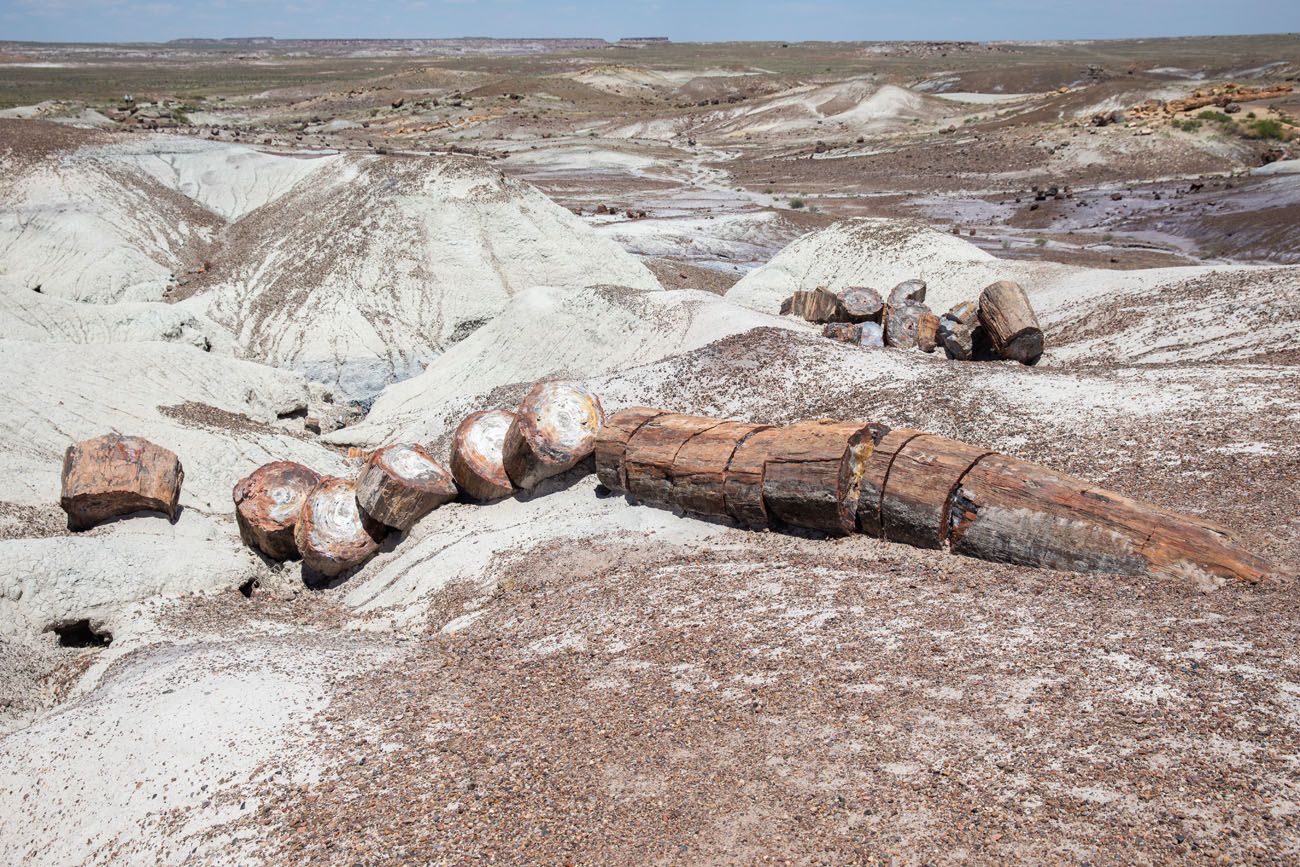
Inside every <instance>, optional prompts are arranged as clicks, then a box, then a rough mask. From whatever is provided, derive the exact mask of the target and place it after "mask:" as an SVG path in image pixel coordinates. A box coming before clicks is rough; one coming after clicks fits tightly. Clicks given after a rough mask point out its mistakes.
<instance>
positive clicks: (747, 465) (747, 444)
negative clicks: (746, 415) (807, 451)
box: [722, 428, 781, 528]
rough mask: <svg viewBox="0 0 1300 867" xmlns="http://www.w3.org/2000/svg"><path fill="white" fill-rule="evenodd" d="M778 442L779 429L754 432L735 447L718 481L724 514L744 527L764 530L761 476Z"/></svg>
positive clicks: (765, 519) (766, 519)
mask: <svg viewBox="0 0 1300 867" xmlns="http://www.w3.org/2000/svg"><path fill="white" fill-rule="evenodd" d="M780 438H781V428H764V429H762V430H758V431H755V432H754V433H752V434H750V435H749V436H747V437H745V438H744V439H743V440H741V441H740V443H739V444H737V446H736V450H735V452H734V453H733V454H732V456H731V463H730V464H729V465H728V466H727V470H726V476H725V477H724V478H723V481H722V487H723V492H724V497H725V500H726V504H727V514H729V515H730V516H731V517H732V518H734V519H736V521H738V522H739V523H741V524H743V525H745V526H749V527H755V528H761V527H766V526H768V523H769V520H768V515H767V506H766V505H764V503H763V473H764V469H765V468H766V466H767V459H768V457H769V456H770V455H771V449H772V448H773V446H774V445H775V444H776V443H777V442H778V441H779V440H780Z"/></svg>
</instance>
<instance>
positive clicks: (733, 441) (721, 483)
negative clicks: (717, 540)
mask: <svg viewBox="0 0 1300 867" xmlns="http://www.w3.org/2000/svg"><path fill="white" fill-rule="evenodd" d="M767 429H768V427H767V426H766V425H757V424H749V423H748V422H741V421H724V422H723V423H722V424H719V425H717V426H716V427H712V428H709V429H708V430H705V431H701V432H700V433H698V434H696V435H695V436H693V437H691V438H690V439H689V440H687V441H686V443H685V444H684V445H683V446H682V447H681V448H680V449H678V450H677V457H675V458H674V459H673V467H672V496H673V499H674V501H675V502H676V503H677V505H678V506H680V507H681V508H683V509H685V510H686V511H688V512H694V513H696V514H699V515H719V516H726V515H727V514H728V512H727V491H726V480H727V468H728V467H729V466H730V465H731V458H732V455H734V454H735V453H736V449H737V448H738V447H739V446H740V444H741V443H743V442H744V441H745V440H746V439H748V438H749V437H750V436H752V435H753V434H755V433H758V432H759V431H762V430H767Z"/></svg>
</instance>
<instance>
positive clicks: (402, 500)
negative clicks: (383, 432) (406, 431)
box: [357, 443, 456, 530]
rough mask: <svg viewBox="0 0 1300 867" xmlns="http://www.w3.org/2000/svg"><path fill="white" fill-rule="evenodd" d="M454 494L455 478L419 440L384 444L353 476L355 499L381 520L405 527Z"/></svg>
mask: <svg viewBox="0 0 1300 867" xmlns="http://www.w3.org/2000/svg"><path fill="white" fill-rule="evenodd" d="M455 498H456V482H455V480H454V479H453V478H452V477H451V473H450V472H448V470H447V468H446V467H444V466H443V465H442V464H440V463H438V462H437V461H435V460H434V459H433V456H432V455H430V454H429V453H428V452H427V451H426V450H425V448H424V446H422V445H420V444H419V443H396V444H394V445H390V446H384V447H383V448H381V449H379V450H378V451H376V452H375V453H374V454H372V455H371V456H370V459H369V460H368V461H366V465H365V466H364V467H362V468H361V474H360V475H359V476H358V477H357V503H358V504H359V505H360V506H361V508H362V510H363V511H364V512H365V513H366V514H367V515H369V516H370V517H372V518H374V519H375V520H376V521H378V522H379V523H381V524H384V525H386V526H389V527H392V528H394V529H396V530H409V529H411V527H413V526H415V522H416V521H419V520H420V519H421V518H423V517H424V516H425V515H427V514H429V513H430V512H432V511H433V510H434V509H436V508H438V507H439V506H441V505H442V504H443V503H447V502H450V501H451V500H454V499H455Z"/></svg>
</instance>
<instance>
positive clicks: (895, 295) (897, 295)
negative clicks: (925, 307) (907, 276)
mask: <svg viewBox="0 0 1300 867" xmlns="http://www.w3.org/2000/svg"><path fill="white" fill-rule="evenodd" d="M924 300H925V281H924V280H904V281H903V282H902V283H899V284H898V285H897V286H895V287H894V288H893V289H890V290H889V306H890V307H891V308H894V307H906V306H907V305H909V304H920V303H921V302H922V301H924Z"/></svg>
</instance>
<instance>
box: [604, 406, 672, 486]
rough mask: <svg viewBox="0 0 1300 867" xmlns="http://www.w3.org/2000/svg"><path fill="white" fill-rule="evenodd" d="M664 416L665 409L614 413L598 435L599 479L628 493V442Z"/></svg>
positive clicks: (645, 407) (637, 407)
mask: <svg viewBox="0 0 1300 867" xmlns="http://www.w3.org/2000/svg"><path fill="white" fill-rule="evenodd" d="M663 414H664V411H663V410H662V409H651V408H650V407H648V406H634V407H630V408H629V409H625V410H622V411H620V412H616V413H614V414H613V415H612V416H610V417H609V418H608V419H606V420H605V424H604V425H602V426H601V428H600V430H599V431H598V432H597V433H596V445H595V453H596V478H598V479H600V483H601V484H602V485H604V486H605V487H607V488H609V489H610V490H611V491H627V474H626V473H625V472H624V470H623V453H624V452H625V451H626V450H627V442H628V440H630V439H631V438H632V436H633V435H634V434H635V433H636V432H637V431H638V430H640V428H641V426H642V425H643V424H645V423H646V422H648V421H650V420H651V419H653V418H656V417H657V416H661V415H663Z"/></svg>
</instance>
